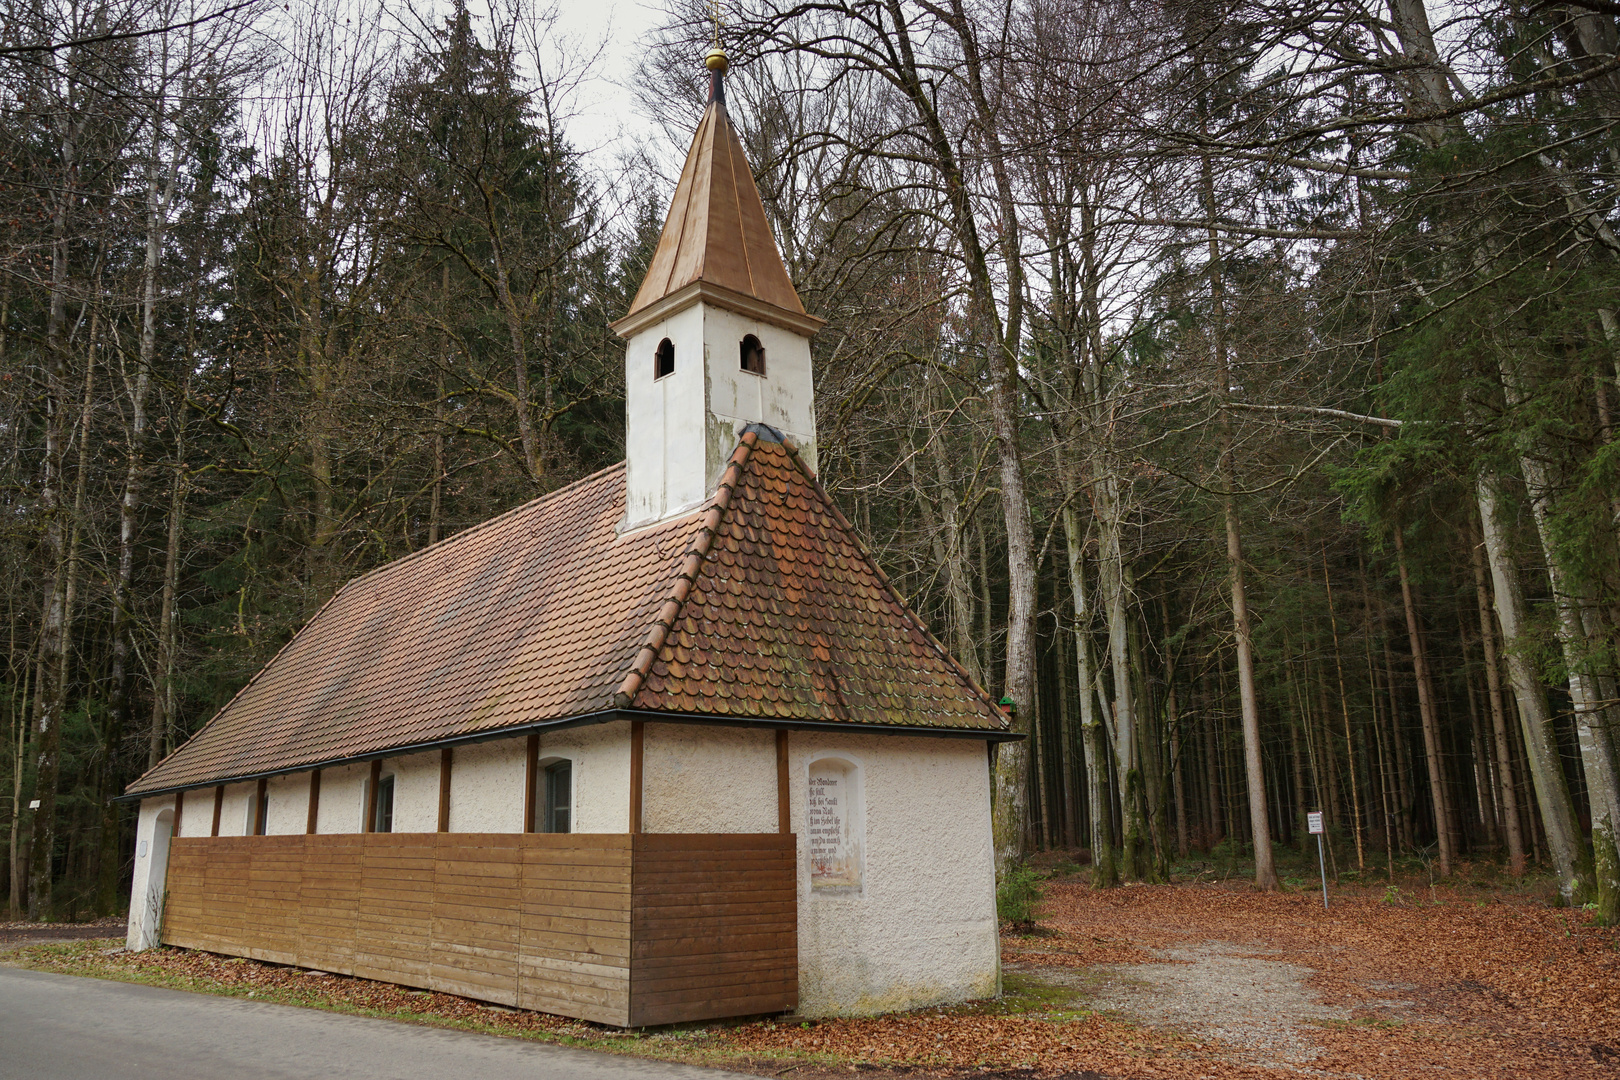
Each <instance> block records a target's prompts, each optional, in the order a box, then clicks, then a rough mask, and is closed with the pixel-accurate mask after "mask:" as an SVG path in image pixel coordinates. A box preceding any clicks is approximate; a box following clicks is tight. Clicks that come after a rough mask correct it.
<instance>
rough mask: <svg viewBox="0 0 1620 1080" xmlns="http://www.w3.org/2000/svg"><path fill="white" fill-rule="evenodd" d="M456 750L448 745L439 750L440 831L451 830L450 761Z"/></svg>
mask: <svg viewBox="0 0 1620 1080" xmlns="http://www.w3.org/2000/svg"><path fill="white" fill-rule="evenodd" d="M454 756H455V751H454V750H452V749H451V748H450V747H448V746H446V747H444V748H443V749H442V750H440V751H439V831H440V832H449V831H450V761H451V759H452V758H453V757H454Z"/></svg>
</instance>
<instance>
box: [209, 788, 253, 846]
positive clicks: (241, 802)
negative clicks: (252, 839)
mask: <svg viewBox="0 0 1620 1080" xmlns="http://www.w3.org/2000/svg"><path fill="white" fill-rule="evenodd" d="M257 790H258V784H257V783H252V784H226V785H225V801H224V802H223V803H221V804H220V810H219V835H221V836H246V835H247V834H248V809H249V807H251V806H252V805H253V795H254V792H256V791H257ZM212 816H213V814H212V811H210V813H209V817H210V818H212Z"/></svg>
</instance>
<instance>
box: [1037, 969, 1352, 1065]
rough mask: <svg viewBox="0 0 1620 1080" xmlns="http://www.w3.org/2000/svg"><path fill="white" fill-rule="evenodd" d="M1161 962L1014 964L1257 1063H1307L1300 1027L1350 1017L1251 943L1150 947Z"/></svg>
mask: <svg viewBox="0 0 1620 1080" xmlns="http://www.w3.org/2000/svg"><path fill="white" fill-rule="evenodd" d="M1152 952H1153V953H1154V955H1155V956H1156V957H1157V958H1158V962H1155V963H1147V964H1107V965H1099V966H1096V967H1091V968H1085V969H1080V970H1076V969H1074V968H1063V967H1048V966H1045V965H1040V964H1009V965H1008V967H1009V969H1012V970H1022V971H1025V972H1027V973H1029V974H1031V975H1034V976H1037V977H1038V978H1040V979H1042V980H1043V981H1045V982H1048V983H1056V984H1058V985H1062V986H1071V987H1073V988H1074V989H1075V991H1076V998H1077V999H1078V1000H1080V1001H1083V1002H1084V1004H1085V1005H1086V1007H1087V1008H1092V1009H1097V1010H1099V1011H1102V1012H1108V1013H1113V1014H1117V1015H1119V1016H1123V1017H1127V1018H1129V1019H1132V1020H1136V1021H1139V1022H1141V1023H1143V1024H1146V1025H1148V1026H1150V1027H1156V1028H1164V1029H1167V1030H1170V1031H1174V1032H1177V1033H1178V1034H1182V1035H1190V1036H1194V1037H1200V1038H1208V1039H1219V1040H1220V1041H1221V1042H1223V1043H1225V1044H1226V1045H1228V1046H1231V1047H1233V1048H1236V1049H1241V1050H1244V1051H1246V1052H1247V1053H1246V1054H1245V1057H1246V1058H1248V1059H1249V1060H1251V1061H1253V1062H1254V1063H1256V1064H1264V1065H1302V1064H1305V1063H1307V1062H1309V1061H1311V1060H1312V1059H1313V1058H1315V1057H1317V1056H1318V1055H1319V1054H1320V1052H1321V1051H1320V1050H1319V1049H1318V1048H1317V1047H1315V1046H1314V1045H1312V1041H1311V1040H1310V1039H1309V1038H1307V1037H1304V1036H1303V1034H1302V1031H1301V1029H1302V1028H1306V1027H1308V1026H1310V1025H1312V1024H1319V1023H1321V1022H1323V1021H1333V1020H1337V1021H1348V1020H1349V1019H1350V1018H1351V1013H1350V1010H1349V1009H1347V1008H1343V1007H1339V1006H1328V1005H1324V1004H1322V1003H1321V1001H1320V999H1319V998H1318V996H1317V994H1316V992H1315V991H1314V990H1312V989H1311V988H1310V987H1309V986H1308V985H1307V980H1308V979H1310V977H1311V976H1312V975H1313V974H1315V972H1313V971H1312V970H1311V969H1310V968H1308V967H1304V966H1302V965H1299V964H1292V963H1288V962H1285V961H1282V960H1276V959H1271V958H1268V957H1267V956H1266V955H1265V951H1264V950H1257V949H1256V948H1255V947H1253V946H1240V945H1234V944H1232V943H1230V942H1224V941H1209V942H1205V943H1203V944H1201V945H1186V946H1176V947H1171V948H1165V949H1156V950H1152Z"/></svg>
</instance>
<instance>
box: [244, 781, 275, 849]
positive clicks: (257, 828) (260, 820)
mask: <svg viewBox="0 0 1620 1080" xmlns="http://www.w3.org/2000/svg"><path fill="white" fill-rule="evenodd" d="M269 786H270V780H269V778H268V777H264V776H261V777H259V786H258V787H257V788H255V789H254V792H253V813H251V814H249V815H248V820H249V821H250V822H251V823H252V825H253V828H252V829H251V830H250V831H251V833H252V835H254V836H258V835H259V834H260V833H264V832H268V831H269V829H268V828H267V827H266V824H265V820H264V812H265V805H264V804H265V797H264V793H265V791H266V789H267V788H269Z"/></svg>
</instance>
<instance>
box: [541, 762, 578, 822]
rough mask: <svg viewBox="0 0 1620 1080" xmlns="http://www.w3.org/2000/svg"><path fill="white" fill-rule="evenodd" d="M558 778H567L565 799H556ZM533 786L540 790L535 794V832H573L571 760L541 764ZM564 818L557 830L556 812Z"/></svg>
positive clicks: (572, 768)
mask: <svg viewBox="0 0 1620 1080" xmlns="http://www.w3.org/2000/svg"><path fill="white" fill-rule="evenodd" d="M559 777H566V778H567V785H568V788H567V791H566V792H565V793H564V794H565V798H564V799H563V800H561V805H559V799H558V797H557V794H558V793H557V781H558V778H559ZM535 785H536V786H537V787H538V788H539V789H540V790H539V791H538V792H536V794H537V795H538V796H539V797H540V813H539V814H538V815H536V817H537V818H538V819H539V820H537V821H536V822H535V831H536V832H542V833H562V834H566V833H571V832H573V831H574V824H575V822H574V762H573V759H571V758H557V759H555V760H553V761H550V762H547V763H545V764H542V765H541V766H540V769H539V775H537V776H536V777H535ZM559 811H561V813H562V814H563V815H564V816H565V817H566V820H565V821H564V822H563V827H562V828H560V829H559V828H557V815H558V812H559Z"/></svg>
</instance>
